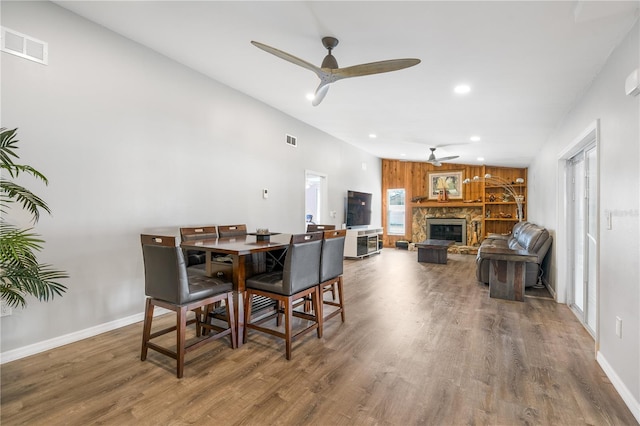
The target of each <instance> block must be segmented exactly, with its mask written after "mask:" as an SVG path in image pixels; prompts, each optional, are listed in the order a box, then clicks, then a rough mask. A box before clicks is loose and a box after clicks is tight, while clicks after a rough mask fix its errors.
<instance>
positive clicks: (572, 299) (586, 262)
mask: <svg viewBox="0 0 640 426" xmlns="http://www.w3.org/2000/svg"><path fill="white" fill-rule="evenodd" d="M567 163H568V168H569V173H567V176H568V177H569V179H571V182H570V187H571V189H572V191H571V192H572V197H571V198H572V200H571V210H570V215H571V216H570V217H571V219H572V220H571V223H572V229H571V232H572V239H571V241H572V244H571V255H570V256H569V259H571V260H572V262H571V264H572V270H571V286H570V289H569V290H570V291H569V306H571V308H572V309H573V310H574V312H575V313H576V315H578V318H580V320H581V321H582V323H583V324H584V326H585V327H586V328H587V330H589V332H590V333H591V334H592V335H593V336H595V334H596V324H597V306H598V304H597V301H598V294H597V269H596V265H597V253H598V252H597V248H598V227H597V212H598V200H597V194H598V193H597V182H598V179H597V152H596V148H595V146H592V147H588V148H586V149H585V150H584V151H581V152H580V153H578V154H577V155H575V156H574V157H572V158H571V159H570V160H569V161H568V162H567Z"/></svg>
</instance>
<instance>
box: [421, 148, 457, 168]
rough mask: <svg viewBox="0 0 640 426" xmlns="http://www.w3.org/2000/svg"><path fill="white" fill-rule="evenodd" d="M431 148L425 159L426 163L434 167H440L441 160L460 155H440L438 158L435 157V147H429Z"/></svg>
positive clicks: (451, 158)
mask: <svg viewBox="0 0 640 426" xmlns="http://www.w3.org/2000/svg"><path fill="white" fill-rule="evenodd" d="M429 149H430V150H431V154H429V158H428V159H427V163H429V164H431V165H433V166H436V167H440V166H442V162H443V161H449V160H453V159H454V158H458V157H460V156H459V155H450V156H448V157H440V158H436V154H435V151H436V149H435V148H429Z"/></svg>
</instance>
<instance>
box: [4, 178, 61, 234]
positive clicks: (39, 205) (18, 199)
mask: <svg viewBox="0 0 640 426" xmlns="http://www.w3.org/2000/svg"><path fill="white" fill-rule="evenodd" d="M0 199H2V205H3V206H4V205H5V204H7V205H8V204H11V203H19V204H21V205H22V208H23V209H25V210H26V211H28V212H29V213H31V216H33V222H34V223H35V222H37V221H38V220H39V219H40V209H42V210H44V211H46V212H47V213H49V214H51V210H49V206H47V203H45V202H44V200H43V199H42V198H40V197H38V196H37V195H35V194H34V193H33V192H31V191H29V190H28V189H26V188H24V187H22V186H20V185H17V184H15V183H13V182H11V181H10V180H7V179H2V178H0ZM3 210H4V209H3ZM3 213H5V214H6V211H3Z"/></svg>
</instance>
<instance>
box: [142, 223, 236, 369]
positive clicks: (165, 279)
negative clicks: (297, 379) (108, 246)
mask: <svg viewBox="0 0 640 426" xmlns="http://www.w3.org/2000/svg"><path fill="white" fill-rule="evenodd" d="M140 240H141V243H142V254H143V261H144V275H145V294H146V296H147V299H146V304H145V311H144V326H143V331H142V350H141V353H140V360H141V361H144V360H146V359H147V351H148V349H153V350H155V351H157V352H160V353H161V354H163V355H166V356H169V357H171V358H174V359H175V360H176V363H177V368H176V374H177V377H178V378H181V377H182V375H183V372H184V357H185V354H186V353H188V352H191V351H192V350H194V349H197V348H199V347H200V346H202V345H203V344H204V343H206V342H208V341H211V340H215V339H220V338H223V337H225V336H229V338H230V340H231V347H232V348H235V347H236V341H237V340H236V322H235V315H234V306H233V294H232V292H231V289H232V284H231V283H230V282H228V281H224V280H221V279H218V278H212V277H206V276H204V275H189V274H188V273H187V268H186V263H185V260H184V254H183V252H182V250H181V249H180V248H179V247H176V239H175V237H172V236H160V235H148V234H142V235H140ZM217 302H224V304H225V306H226V307H227V309H226V312H227V315H226V318H225V320H226V323H227V327H221V326H217V325H213V324H208V323H207V324H202V323H201V321H200V318H201V316H202V308H203V307H206V306H209V305H213V304H215V303H217ZM155 306H160V307H162V308H165V309H169V310H172V311H174V312H175V313H176V325H174V326H172V327H168V328H165V329H162V330H159V331H155V332H153V333H151V328H152V321H153V311H154V307H155ZM189 311H194V312H195V314H196V316H195V319H187V315H188V312H189ZM193 323H196V337H197V338H198V339H196V341H194V342H192V343H190V344H188V345H187V344H186V326H187V325H189V324H193ZM200 327H204V328H205V329H207V330H211V331H215V333H210V334H208V336H207V337H204V338H203V337H202V336H201V333H200ZM173 331H176V349H175V351H174V350H171V349H169V348H167V347H165V346H161V345H159V344H156V343H154V342H152V341H151V340H152V339H154V338H156V337H159V336H162V335H164V334H167V333H170V332H173Z"/></svg>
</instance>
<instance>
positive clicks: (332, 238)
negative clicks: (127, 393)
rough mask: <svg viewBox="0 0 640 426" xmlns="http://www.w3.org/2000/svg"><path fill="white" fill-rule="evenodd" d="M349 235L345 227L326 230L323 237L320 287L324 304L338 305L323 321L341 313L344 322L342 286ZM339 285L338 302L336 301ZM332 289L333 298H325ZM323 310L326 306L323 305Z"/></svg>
mask: <svg viewBox="0 0 640 426" xmlns="http://www.w3.org/2000/svg"><path fill="white" fill-rule="evenodd" d="M346 235H347V231H346V230H345V229H340V230H331V231H324V232H323V238H322V251H321V257H320V284H318V289H319V292H320V298H321V301H322V304H323V305H330V306H334V307H337V308H338V309H336V310H333V311H332V312H330V313H329V314H328V315H324V318H323V322H324V321H326V320H328V319H330V318H333V317H334V316H336V315H338V314H340V316H341V317H342V322H344V320H345V312H344V293H343V288H342V273H343V270H344V267H343V263H344V241H345V238H346ZM336 287H337V292H338V302H335V291H336ZM327 291H331V292H332V295H333V300H325V299H324V293H325V292H327ZM321 309H322V311H324V308H323V307H321Z"/></svg>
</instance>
